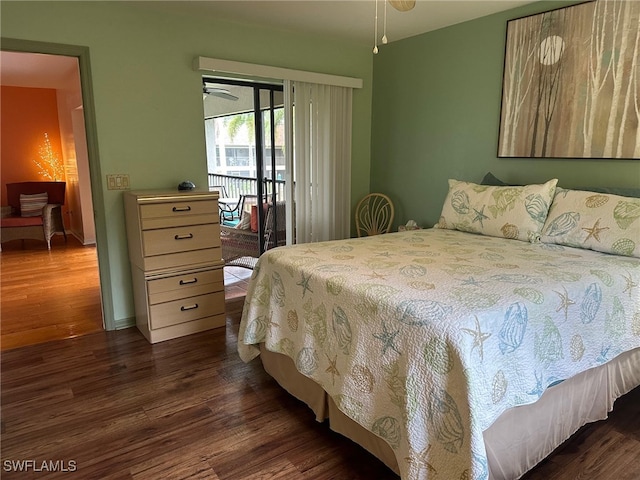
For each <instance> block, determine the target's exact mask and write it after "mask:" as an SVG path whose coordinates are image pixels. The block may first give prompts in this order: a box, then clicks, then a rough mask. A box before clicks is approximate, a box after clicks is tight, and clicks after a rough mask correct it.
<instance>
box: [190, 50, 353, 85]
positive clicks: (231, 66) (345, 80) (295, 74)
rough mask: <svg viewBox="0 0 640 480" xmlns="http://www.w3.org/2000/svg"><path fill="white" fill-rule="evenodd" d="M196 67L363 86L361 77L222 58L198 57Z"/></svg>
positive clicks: (301, 80)
mask: <svg viewBox="0 0 640 480" xmlns="http://www.w3.org/2000/svg"><path fill="white" fill-rule="evenodd" d="M194 69H195V70H202V71H207V72H217V73H225V74H235V75H247V76H251V77H262V78H273V79H279V80H292V81H298V82H308V83H319V84H323V85H334V86H337V87H351V88H362V79H361V78H354V77H342V76H340V75H330V74H327V73H317V72H307V71H304V70H293V69H290V68H281V67H272V66H270V65H259V64H256V63H245V62H236V61H233V60H223V59H220V58H209V57H196V58H195V60H194Z"/></svg>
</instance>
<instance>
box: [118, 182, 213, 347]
mask: <svg viewBox="0 0 640 480" xmlns="http://www.w3.org/2000/svg"><path fill="white" fill-rule="evenodd" d="M124 204H125V217H126V222H127V239H128V245H129V259H130V260H131V271H132V278H133V293H134V300H135V310H136V325H137V327H138V328H139V329H140V331H141V332H142V333H143V335H144V336H145V337H146V338H147V340H149V342H151V343H155V342H160V341H163V340H168V339H170V338H176V337H179V336H183V335H188V334H190V333H195V332H199V331H202V330H206V329H209V328H215V327H222V326H224V325H225V305H224V274H223V265H224V264H223V262H222V254H221V248H220V224H219V213H218V192H198V191H195V192H165V191H138V192H135V191H131V192H126V193H125V196H124Z"/></svg>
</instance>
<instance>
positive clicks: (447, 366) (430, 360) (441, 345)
mask: <svg viewBox="0 0 640 480" xmlns="http://www.w3.org/2000/svg"><path fill="white" fill-rule="evenodd" d="M424 359H425V361H426V362H427V364H428V365H429V366H430V367H431V368H432V369H433V370H434V371H435V372H437V373H439V374H440V375H446V374H447V373H449V372H450V371H451V370H453V364H454V360H453V352H452V351H451V347H450V346H449V344H448V343H447V341H446V340H443V339H442V338H439V337H433V338H432V339H431V340H429V342H428V343H427V344H426V345H425V347H424Z"/></svg>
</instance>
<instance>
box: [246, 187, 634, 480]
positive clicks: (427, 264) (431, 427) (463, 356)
mask: <svg viewBox="0 0 640 480" xmlns="http://www.w3.org/2000/svg"><path fill="white" fill-rule="evenodd" d="M556 183H557V181H555V180H553V181H549V182H547V183H545V184H541V185H527V186H522V187H493V186H491V187H488V186H480V185H475V184H471V183H467V182H459V181H456V180H450V181H449V193H448V195H447V198H446V200H445V204H444V206H443V210H442V216H441V218H440V221H439V222H438V224H437V225H436V227H437V228H432V229H425V230H413V231H407V232H398V233H391V234H386V235H379V236H375V237H368V238H360V239H347V240H340V241H332V242H322V243H313V244H302V245H293V246H287V247H281V248H277V249H274V250H271V251H268V252H266V253H265V254H264V255H263V256H261V257H260V259H259V261H258V264H257V266H256V269H255V270H254V273H253V276H252V279H251V282H250V284H249V288H248V291H247V297H246V302H245V307H244V310H243V315H242V320H241V324H240V331H239V337H238V351H239V354H240V356H241V358H242V359H243V360H244V361H247V362H248V361H251V360H252V359H254V358H255V357H257V356H258V355H260V357H261V358H262V362H263V365H264V367H265V370H266V371H267V372H268V373H269V374H271V375H272V376H273V377H274V378H275V379H276V380H277V381H278V382H279V383H280V384H281V385H282V386H283V387H284V388H286V389H287V390H288V391H289V392H291V393H292V394H293V395H294V396H296V397H298V398H300V399H301V400H303V401H304V402H306V403H307V404H308V405H309V406H310V407H311V408H312V410H313V411H314V412H315V414H316V418H317V419H318V420H324V419H329V422H330V425H331V428H332V429H334V430H336V431H338V432H340V433H342V434H344V435H346V436H348V437H349V438H351V439H353V440H354V441H356V442H357V443H359V444H361V445H362V446H363V447H364V448H366V449H367V450H369V451H370V452H372V453H373V454H374V455H376V456H377V457H378V458H380V459H381V460H382V461H383V462H384V463H386V464H387V465H388V466H389V467H390V468H392V469H393V470H395V471H396V472H397V473H398V474H399V475H400V476H401V477H402V478H403V479H411V480H413V479H433V478H447V479H487V478H495V479H498V478H509V479H512V478H519V477H520V476H522V475H523V474H524V473H525V472H526V471H527V470H529V469H530V468H532V467H533V466H535V465H536V464H537V463H538V462H539V461H540V460H542V459H543V458H544V457H545V456H547V455H548V454H549V453H550V452H551V451H552V450H553V449H554V448H555V447H557V446H558V445H559V444H560V443H562V442H563V441H564V440H566V439H567V438H568V437H569V436H570V435H571V434H573V433H574V432H575V431H576V430H577V429H578V428H579V427H580V426H582V425H584V424H585V423H587V422H591V421H595V420H599V419H603V418H606V416H607V413H608V412H609V411H610V410H611V408H612V406H613V402H614V401H615V399H616V398H618V397H619V396H621V395H623V394H625V393H627V392H628V391H630V390H631V389H633V388H635V387H637V386H638V385H640V286H639V284H640V258H639V257H640V246H639V245H637V244H638V243H640V220H639V218H640V200H638V199H633V198H629V197H620V196H616V195H607V194H597V193H594V192H586V191H577V190H566V189H561V188H556Z"/></svg>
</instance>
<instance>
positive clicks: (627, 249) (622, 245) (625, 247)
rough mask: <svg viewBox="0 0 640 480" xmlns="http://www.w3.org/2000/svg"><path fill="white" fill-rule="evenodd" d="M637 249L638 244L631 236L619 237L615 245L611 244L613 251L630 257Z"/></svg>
mask: <svg viewBox="0 0 640 480" xmlns="http://www.w3.org/2000/svg"><path fill="white" fill-rule="evenodd" d="M635 249H636V244H635V242H634V241H633V240H631V239H630V238H619V239H618V240H616V241H615V242H613V245H611V251H612V252H613V253H617V254H618V255H624V256H627V257H630V256H632V255H633V251H634V250H635Z"/></svg>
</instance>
